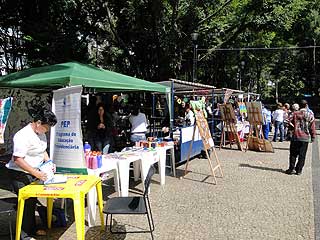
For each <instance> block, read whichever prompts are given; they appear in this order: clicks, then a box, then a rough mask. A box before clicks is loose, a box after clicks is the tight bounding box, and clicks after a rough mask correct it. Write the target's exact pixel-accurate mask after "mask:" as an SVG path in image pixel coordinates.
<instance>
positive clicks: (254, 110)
mask: <svg viewBox="0 0 320 240" xmlns="http://www.w3.org/2000/svg"><path fill="white" fill-rule="evenodd" d="M246 107H247V112H248V121H249V123H250V128H249V135H248V138H247V145H246V151H247V150H248V144H249V141H250V138H252V137H253V133H255V136H256V137H257V138H258V139H261V140H262V139H264V134H263V131H262V124H263V118H262V110H261V102H247V103H246ZM264 145H265V141H264ZM264 147H265V149H266V146H264Z"/></svg>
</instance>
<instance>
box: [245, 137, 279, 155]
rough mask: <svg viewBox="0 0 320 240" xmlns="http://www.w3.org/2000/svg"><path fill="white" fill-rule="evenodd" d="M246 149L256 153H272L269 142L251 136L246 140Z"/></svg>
mask: <svg viewBox="0 0 320 240" xmlns="http://www.w3.org/2000/svg"><path fill="white" fill-rule="evenodd" d="M248 149H249V150H253V151H257V152H274V150H273V146H272V144H271V142H270V141H269V140H267V139H263V138H258V137H254V136H251V137H249V139H248Z"/></svg>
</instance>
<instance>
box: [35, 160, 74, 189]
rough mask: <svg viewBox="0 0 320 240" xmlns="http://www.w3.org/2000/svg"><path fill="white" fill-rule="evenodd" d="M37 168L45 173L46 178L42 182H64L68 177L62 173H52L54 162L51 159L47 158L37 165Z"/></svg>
mask: <svg viewBox="0 0 320 240" xmlns="http://www.w3.org/2000/svg"><path fill="white" fill-rule="evenodd" d="M39 170H40V171H41V172H44V173H46V174H47V180H45V181H43V184H53V183H65V182H67V180H68V178H67V176H64V175H60V174H59V175H58V174H54V164H53V162H52V160H48V161H46V162H44V163H42V164H41V165H40V166H39Z"/></svg>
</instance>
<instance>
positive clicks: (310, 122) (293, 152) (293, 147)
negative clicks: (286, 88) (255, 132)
mask: <svg viewBox="0 0 320 240" xmlns="http://www.w3.org/2000/svg"><path fill="white" fill-rule="evenodd" d="M300 106H301V109H300V110H299V111H296V112H294V113H293V114H292V115H291V116H290V118H289V124H290V126H291V127H293V136H292V139H291V142H290V156H289V169H288V170H286V174H292V173H293V170H295V171H296V174H297V175H300V174H301V172H302V169H303V166H304V162H305V159H306V154H307V150H308V144H309V142H313V141H314V139H315V137H316V130H315V121H314V115H313V112H312V111H310V110H309V108H308V102H307V101H306V100H302V101H301V105H300ZM297 157H298V162H297V164H296V159H297Z"/></svg>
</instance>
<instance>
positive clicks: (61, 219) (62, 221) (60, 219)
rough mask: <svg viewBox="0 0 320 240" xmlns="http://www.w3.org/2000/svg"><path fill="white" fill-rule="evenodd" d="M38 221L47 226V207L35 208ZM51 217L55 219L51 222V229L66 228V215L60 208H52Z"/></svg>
mask: <svg viewBox="0 0 320 240" xmlns="http://www.w3.org/2000/svg"><path fill="white" fill-rule="evenodd" d="M37 210H38V213H39V216H40V219H41V221H42V223H43V224H44V226H47V225H48V223H47V207H45V206H38V207H37ZM52 215H54V216H55V217H56V220H55V221H53V222H52V227H66V226H67V220H66V215H65V213H64V209H61V208H55V207H54V208H53V209H52Z"/></svg>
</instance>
